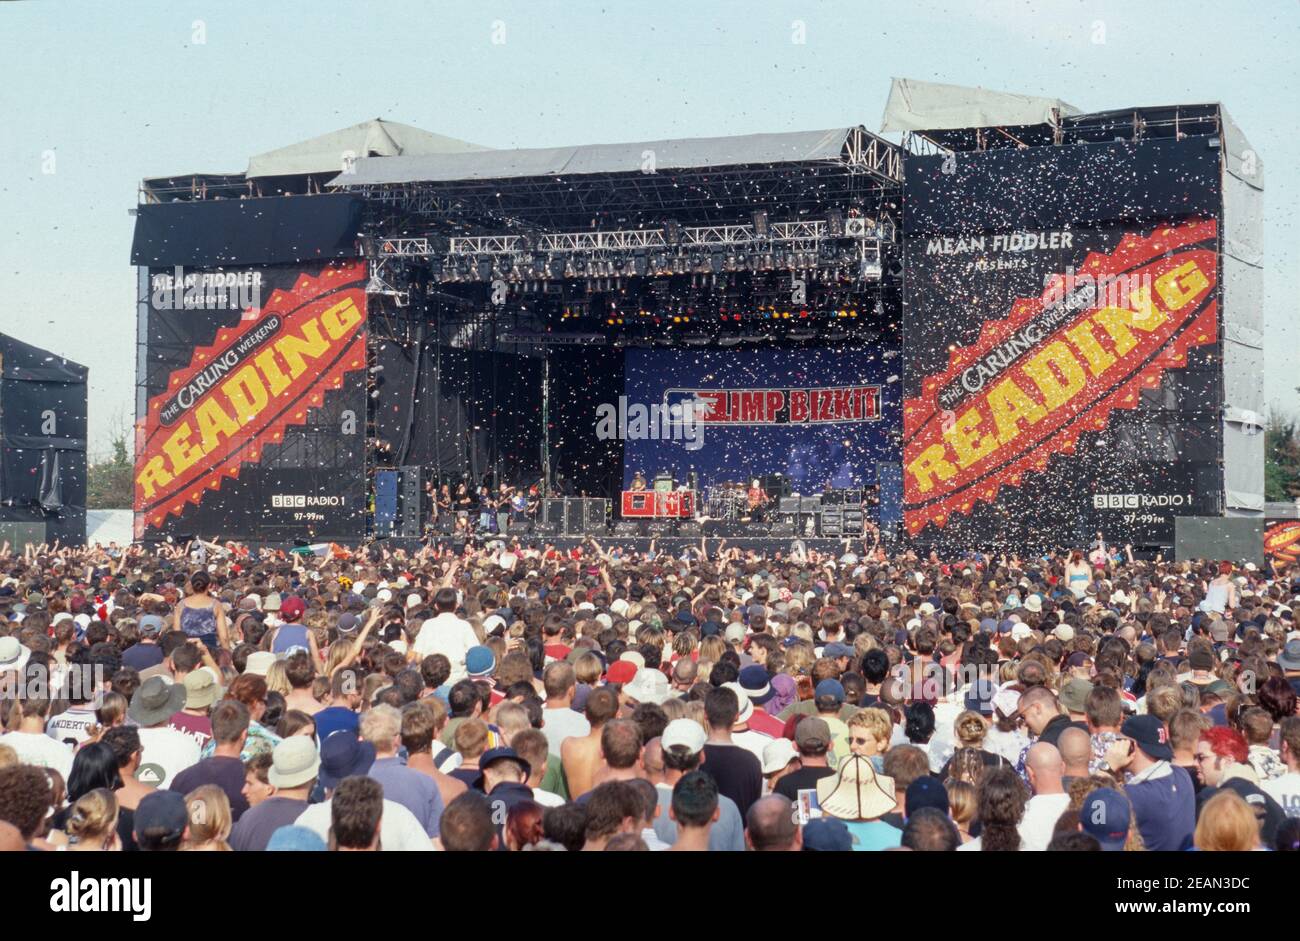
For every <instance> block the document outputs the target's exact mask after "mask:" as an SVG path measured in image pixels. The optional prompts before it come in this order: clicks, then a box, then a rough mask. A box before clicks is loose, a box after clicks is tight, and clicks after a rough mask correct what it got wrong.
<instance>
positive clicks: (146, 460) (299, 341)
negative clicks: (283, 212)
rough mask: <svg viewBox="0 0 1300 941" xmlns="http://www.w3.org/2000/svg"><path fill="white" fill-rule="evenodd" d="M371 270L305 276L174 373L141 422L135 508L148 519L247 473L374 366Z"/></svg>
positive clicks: (331, 269)
mask: <svg viewBox="0 0 1300 941" xmlns="http://www.w3.org/2000/svg"><path fill="white" fill-rule="evenodd" d="M365 275H366V266H365V263H364V262H360V261H356V262H346V263H343V264H333V265H329V266H326V267H325V268H324V269H323V270H322V271H321V273H320V275H319V276H309V275H307V274H303V275H301V276H300V277H299V278H298V280H297V282H296V283H295V284H294V286H293V288H292V289H291V290H289V291H275V292H274V293H272V295H271V297H270V299H269V300H268V301H267V303H266V304H264V305H263V306H262V307H261V308H260V309H251V310H249V311H246V312H245V314H244V317H243V319H242V320H241V321H240V323H239V324H237V325H236V326H234V327H230V328H227V329H223V330H220V331H218V333H217V336H216V339H215V340H214V341H213V343H212V344H211V345H209V346H205V347H201V348H198V349H195V350H194V352H193V355H192V357H191V359H190V363H189V365H188V366H187V367H186V368H185V369H181V370H178V371H177V372H175V373H173V374H172V376H171V379H170V381H169V382H168V384H167V389H166V391H165V392H163V393H161V394H160V395H157V396H155V397H154V398H152V399H151V400H150V401H149V407H148V413H147V415H146V417H145V419H144V420H143V421H141V422H138V423H137V425H136V469H135V507H136V512H137V513H138V514H140V516H141V517H142V518H143V519H144V520H145V521H146V522H147V523H148V524H150V525H152V526H159V525H161V524H162V522H163V520H164V519H165V518H166V516H167V514H169V513H175V514H177V515H179V514H180V512H181V510H182V509H183V508H184V507H185V504H186V503H190V504H194V505H196V506H197V505H198V504H199V503H200V501H201V500H202V499H203V495H204V494H205V493H207V492H210V491H216V490H219V489H220V488H221V483H222V480H223V479H225V478H226V477H230V478H235V477H238V476H239V472H240V468H241V466H242V465H244V464H247V463H256V462H258V461H259V460H260V459H261V456H262V452H263V450H264V448H265V447H266V445H267V444H269V443H273V442H278V441H280V440H281V439H282V438H283V437H284V431H285V428H286V427H288V426H290V425H294V424H302V423H303V422H304V421H305V420H306V417H307V410H308V409H309V408H312V407H314V406H318V405H320V404H321V403H322V402H323V400H324V397H325V393H326V392H328V391H331V390H334V389H338V388H339V387H340V386H341V385H342V384H343V376H344V373H346V372H348V371H351V370H357V369H363V368H364V367H365V359H366V355H365V329H364V328H365V319H366V314H365V310H366V295H365V288H364V284H365Z"/></svg>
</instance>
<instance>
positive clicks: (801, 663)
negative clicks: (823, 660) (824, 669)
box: [785, 644, 817, 676]
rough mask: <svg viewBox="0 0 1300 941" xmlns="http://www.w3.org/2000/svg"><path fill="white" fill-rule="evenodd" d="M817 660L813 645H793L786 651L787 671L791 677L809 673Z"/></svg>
mask: <svg viewBox="0 0 1300 941" xmlns="http://www.w3.org/2000/svg"><path fill="white" fill-rule="evenodd" d="M816 659H817V655H816V653H815V652H814V651H813V647H812V644H792V645H790V646H789V647H787V648H786V649H785V671H786V672H787V673H789V674H790V675H791V676H798V675H800V674H801V673H807V672H808V671H809V670H810V669H811V668H812V665H813V663H814V662H815V661H816Z"/></svg>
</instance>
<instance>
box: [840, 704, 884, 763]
mask: <svg viewBox="0 0 1300 941" xmlns="http://www.w3.org/2000/svg"><path fill="white" fill-rule="evenodd" d="M845 724H846V725H848V727H849V728H851V729H852V728H862V729H866V730H867V734H868V735H870V736H871V737H872V738H874V739H875V740H876V744H877V745H878V746H879V748H880V751H881V753H882V754H883V753H884V752H885V751H887V750H888V749H889V739H890V737H891V736H892V735H893V734H894V720H893V719H892V718H890V715H889V713H888V712H886V711H885V710H884V709H877V708H876V707H874V706H871V707H868V708H866V709H859V710H858V711H857V712H855V713H853V715H851V716H849V717H848V719H847V720H846V722H845Z"/></svg>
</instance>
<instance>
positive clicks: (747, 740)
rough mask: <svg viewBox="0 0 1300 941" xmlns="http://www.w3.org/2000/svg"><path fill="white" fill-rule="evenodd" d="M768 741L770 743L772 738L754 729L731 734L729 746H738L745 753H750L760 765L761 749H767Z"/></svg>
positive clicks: (761, 760) (761, 758)
mask: <svg viewBox="0 0 1300 941" xmlns="http://www.w3.org/2000/svg"><path fill="white" fill-rule="evenodd" d="M770 741H772V736H770V735H764V734H763V733H762V732H757V731H755V730H754V729H746V730H745V731H743V732H732V733H731V744H733V745H739V746H740V747H741V748H743V749H745V750H746V751H748V752H752V753H753V755H754V757H755V758H757V759H758V761H759V763H760V764H762V762H763V749H764V748H765V747H767V743H768V742H770Z"/></svg>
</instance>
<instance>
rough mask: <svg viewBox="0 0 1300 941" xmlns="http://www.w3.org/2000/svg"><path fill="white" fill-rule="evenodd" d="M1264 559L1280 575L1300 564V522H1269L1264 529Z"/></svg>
mask: <svg viewBox="0 0 1300 941" xmlns="http://www.w3.org/2000/svg"><path fill="white" fill-rule="evenodd" d="M1264 558H1266V559H1268V561H1269V562H1270V563H1272V565H1273V567H1274V569H1276V570H1277V573H1278V574H1279V575H1281V574H1282V573H1284V572H1286V571H1287V570H1288V569H1289V568H1291V566H1293V565H1297V564H1300V520H1268V522H1267V524H1266V525H1265V527H1264Z"/></svg>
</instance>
